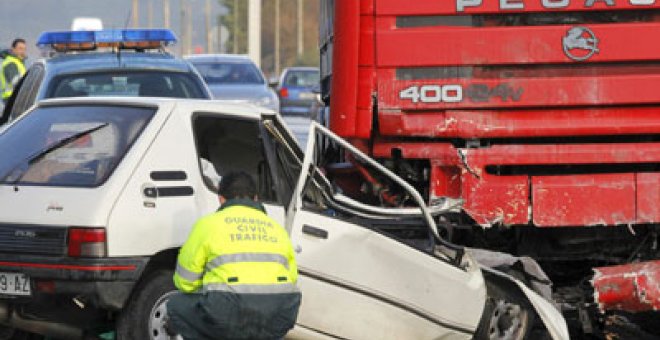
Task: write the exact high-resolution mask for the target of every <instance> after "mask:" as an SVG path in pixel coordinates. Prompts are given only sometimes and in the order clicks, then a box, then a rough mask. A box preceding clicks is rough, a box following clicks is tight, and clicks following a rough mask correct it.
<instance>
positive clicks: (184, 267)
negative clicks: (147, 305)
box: [174, 201, 298, 294]
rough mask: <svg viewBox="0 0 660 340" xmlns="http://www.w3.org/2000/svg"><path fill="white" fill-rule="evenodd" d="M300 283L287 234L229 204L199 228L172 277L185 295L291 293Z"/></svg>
mask: <svg viewBox="0 0 660 340" xmlns="http://www.w3.org/2000/svg"><path fill="white" fill-rule="evenodd" d="M229 202H231V201H229ZM297 279H298V268H297V266H296V260H295V257H294V251H293V247H292V245H291V241H290V240H289V236H288V233H287V232H286V230H285V229H284V228H282V226H280V225H279V224H278V223H277V222H275V221H274V220H273V219H271V218H270V217H268V216H267V215H266V214H265V213H264V212H263V211H262V210H259V209H257V208H253V207H250V206H246V205H241V204H233V205H229V206H227V203H226V204H225V206H224V207H223V208H222V209H221V210H219V211H218V212H216V213H214V214H211V215H209V216H206V217H204V218H202V219H200V220H199V221H198V222H197V223H196V224H195V226H194V227H193V230H192V232H191V234H190V236H189V237H188V240H187V241H186V243H185V244H184V245H183V247H182V248H181V250H180V251H179V257H178V260H177V267H176V272H175V274H174V284H175V285H176V287H177V288H178V289H179V290H181V291H183V292H198V291H229V292H235V293H258V294H270V293H274V294H276V293H290V292H296V291H297V287H296V285H295V284H296V281H297Z"/></svg>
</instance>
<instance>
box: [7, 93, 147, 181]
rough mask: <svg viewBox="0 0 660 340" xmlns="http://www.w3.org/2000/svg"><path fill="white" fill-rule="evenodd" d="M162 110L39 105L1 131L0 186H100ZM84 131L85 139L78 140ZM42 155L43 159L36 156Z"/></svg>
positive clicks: (96, 105) (90, 105) (140, 107)
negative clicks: (157, 112)
mask: <svg viewBox="0 0 660 340" xmlns="http://www.w3.org/2000/svg"><path fill="white" fill-rule="evenodd" d="M157 109H158V108H157V107H155V106H148V105H144V106H140V105H103V104H75V105H64V106H60V105H57V106H44V107H38V108H36V109H35V110H33V111H32V112H30V114H28V115H25V117H23V118H21V119H19V120H17V121H16V122H15V123H13V124H12V125H11V126H9V127H8V128H7V129H5V130H4V131H2V132H0V152H2V154H3V155H5V157H4V161H3V162H2V164H0V185H13V186H43V187H83V188H96V187H99V186H101V185H103V184H104V183H105V182H106V181H107V180H108V179H109V178H110V177H111V176H112V174H113V173H114V171H115V169H116V168H117V166H118V165H119V164H121V162H122V160H123V158H124V157H125V156H126V154H128V152H130V150H131V148H132V146H133V145H134V144H135V142H136V141H137V139H138V138H139V136H140V135H141V134H142V132H143V131H144V129H145V128H146V127H147V126H148V125H149V122H150V121H151V120H152V119H153V117H154V116H155V114H156V111H157ZM91 127H101V128H91ZM90 128H91V129H90ZM86 132H89V133H86ZM82 133H85V134H84V135H82V136H81V138H72V137H73V136H76V135H77V134H82ZM62 141H65V142H63V143H62ZM58 144H60V145H58ZM44 150H48V151H47V152H46V153H43V151H44ZM42 153H43V155H44V156H43V157H35V155H39V154H42Z"/></svg>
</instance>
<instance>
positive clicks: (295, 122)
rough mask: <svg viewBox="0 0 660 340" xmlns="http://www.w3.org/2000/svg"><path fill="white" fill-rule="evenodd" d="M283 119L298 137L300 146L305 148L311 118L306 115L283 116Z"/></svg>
mask: <svg viewBox="0 0 660 340" xmlns="http://www.w3.org/2000/svg"><path fill="white" fill-rule="evenodd" d="M284 121H285V122H286V125H287V126H288V127H289V129H291V131H292V132H293V134H294V135H295V136H296V138H297V139H298V142H299V143H300V147H301V148H302V149H303V150H305V146H307V136H308V135H307V134H308V132H309V124H310V123H311V120H310V119H309V118H307V117H300V116H284Z"/></svg>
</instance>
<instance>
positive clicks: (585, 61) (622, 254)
mask: <svg viewBox="0 0 660 340" xmlns="http://www.w3.org/2000/svg"><path fill="white" fill-rule="evenodd" d="M658 36H660V1H656V0H417V1H411V0H334V1H333V0H325V1H324V2H323V4H322V8H321V27H320V49H321V72H322V82H321V92H322V98H323V99H324V101H325V103H326V104H327V105H328V107H329V111H326V112H328V113H327V114H326V116H327V117H329V118H328V124H329V126H330V128H331V129H332V130H333V131H334V132H335V133H337V134H339V135H340V136H342V137H344V138H346V139H348V140H350V141H351V143H353V144H354V145H357V146H358V147H360V148H361V149H363V150H366V151H368V153H369V154H371V155H372V156H373V157H375V158H377V159H379V160H380V161H382V162H383V163H384V164H386V165H387V166H388V167H390V168H391V169H393V170H395V171H396V172H397V173H398V174H399V175H400V176H402V177H404V178H406V179H407V180H408V181H410V182H411V183H412V184H414V185H415V186H416V187H417V188H418V189H419V190H420V192H423V193H424V194H425V195H426V197H427V198H428V200H429V202H434V201H436V200H440V199H442V198H443V197H451V198H460V199H463V200H464V206H463V213H461V214H457V215H456V216H451V217H450V218H447V219H446V220H445V221H441V222H443V223H444V225H445V235H446V237H448V238H450V239H451V240H452V241H453V242H457V243H461V244H464V245H468V246H475V247H482V248H488V249H493V250H498V251H505V252H508V253H512V254H514V255H518V256H530V257H532V258H534V259H535V260H536V261H538V262H539V263H540V264H541V265H542V267H543V268H544V270H545V271H546V272H547V273H548V274H549V276H550V277H551V279H552V281H553V282H554V297H555V299H556V301H557V302H558V303H560V304H561V306H562V308H563V310H564V312H565V315H566V316H567V318H570V319H571V320H574V321H575V324H573V326H575V327H577V328H579V329H581V331H582V332H583V333H587V334H588V333H591V334H598V333H599V332H600V331H601V330H602V328H603V324H604V320H605V319H606V318H607V317H608V316H611V315H625V316H626V317H627V318H629V319H632V320H634V319H635V318H636V316H640V315H643V316H644V317H645V318H646V319H647V320H648V318H649V315H651V319H653V318H655V319H656V320H657V317H658V316H657V314H656V311H657V310H658V309H659V308H660V261H658V259H660V250H659V249H658V239H659V238H658V232H659V231H660V44H658V43H657V42H653V40H654V39H655V37H658ZM366 179H367V180H368V181H371V182H372V183H371V184H372V185H373V186H374V187H378V188H382V187H386V186H387V183H377V182H378V180H376V179H373V178H366ZM380 192H381V193H382V195H383V197H381V201H383V202H384V204H396V203H397V198H396V197H392V196H393V195H392V194H389V195H387V190H381V191H380ZM386 195H387V196H386Z"/></svg>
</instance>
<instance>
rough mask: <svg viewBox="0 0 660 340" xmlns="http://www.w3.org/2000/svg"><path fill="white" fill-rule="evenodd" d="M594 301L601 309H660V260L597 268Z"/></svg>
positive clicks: (627, 310)
mask: <svg viewBox="0 0 660 340" xmlns="http://www.w3.org/2000/svg"><path fill="white" fill-rule="evenodd" d="M594 272H595V273H594V278H593V280H592V281H591V284H592V285H593V287H594V302H596V303H597V304H598V307H599V308H600V310H601V311H603V312H604V311H607V310H617V311H625V312H631V313H636V312H646V311H658V310H660V261H649V262H641V263H632V264H625V265H620V266H613V267H600V268H595V269H594Z"/></svg>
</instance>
